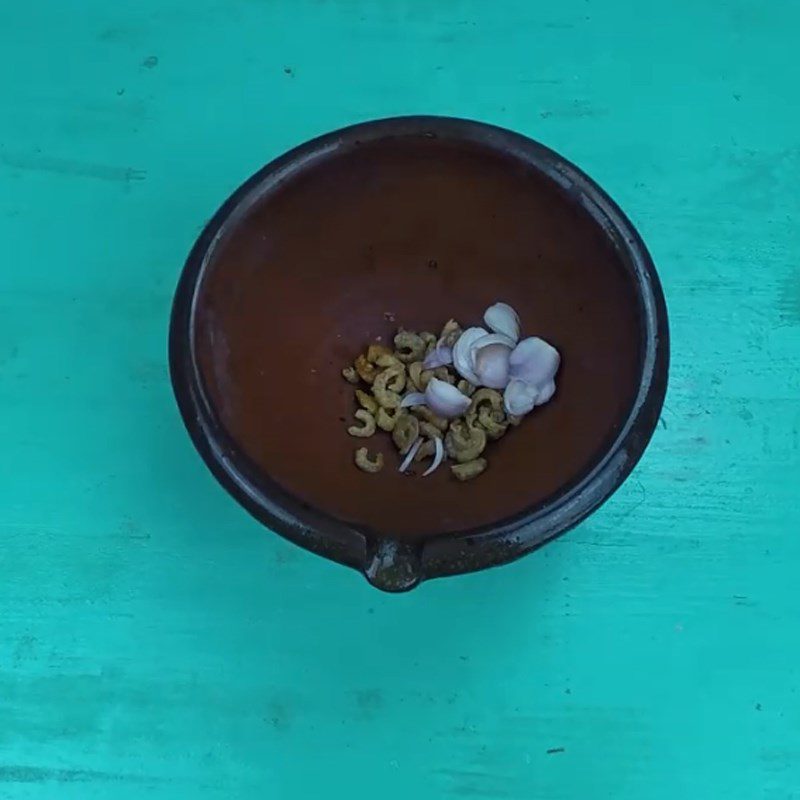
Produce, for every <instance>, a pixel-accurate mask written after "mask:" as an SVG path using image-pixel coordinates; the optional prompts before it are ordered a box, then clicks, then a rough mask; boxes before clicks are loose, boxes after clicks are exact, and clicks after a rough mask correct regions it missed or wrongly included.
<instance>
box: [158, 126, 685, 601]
mask: <svg viewBox="0 0 800 800" xmlns="http://www.w3.org/2000/svg"><path fill="white" fill-rule="evenodd" d="M407 136H425V137H428V138H437V137H447V138H448V139H460V140H462V141H467V142H474V143H478V144H482V145H484V146H489V147H492V148H494V149H497V150H500V151H502V152H504V153H506V154H509V155H512V156H513V157H515V158H518V159H520V160H521V161H522V162H524V163H525V164H526V165H529V166H532V167H534V168H535V169H537V170H538V171H539V172H541V173H543V174H544V175H546V176H547V177H548V178H549V179H550V180H552V181H554V182H555V183H557V184H558V185H559V186H560V187H561V189H562V191H564V192H566V193H567V194H568V195H570V196H571V197H572V198H573V199H574V200H575V201H576V202H578V203H579V204H580V205H581V206H582V207H583V208H584V209H585V210H586V211H587V212H588V213H589V214H590V215H591V216H592V217H593V218H594V219H595V220H596V222H597V223H598V224H599V225H600V226H601V227H602V229H603V230H604V232H605V233H606V235H607V236H608V238H609V239H610V240H611V241H612V243H613V244H614V246H615V247H616V249H617V251H618V252H619V254H620V256H621V258H622V260H623V262H624V263H625V265H626V267H627V268H628V270H629V273H630V275H631V278H632V279H633V281H634V283H635V287H636V292H637V299H638V301H639V305H640V320H641V329H642V354H643V355H642V368H641V381H640V386H639V391H638V393H637V395H636V398H635V400H634V402H633V404H632V406H631V409H630V413H629V415H628V417H627V419H626V421H625V423H624V424H623V425H622V426H621V429H620V432H619V434H618V435H617V437H616V439H615V440H614V441H613V443H612V444H611V445H610V446H609V447H608V448H607V450H606V451H605V453H604V454H603V455H602V456H601V457H600V459H599V460H598V461H597V462H596V463H595V464H594V465H593V466H592V467H591V468H589V469H588V470H587V472H586V473H585V474H584V475H581V476H579V477H578V478H577V479H576V481H575V482H574V483H573V484H571V485H570V486H568V487H565V488H564V489H563V490H562V491H561V492H560V493H559V494H558V495H557V496H556V497H554V498H552V499H551V500H549V501H547V502H546V503H544V504H543V505H540V506H539V507H537V508H535V509H531V510H529V511H527V512H523V513H521V514H518V515H516V516H515V517H513V518H509V519H506V520H504V521H502V522H500V523H498V524H493V525H489V526H484V527H482V528H476V529H473V530H470V531H465V532H460V533H454V534H444V535H442V536H439V537H436V538H433V539H429V540H426V541H423V542H420V543H414V544H409V543H404V542H400V541H397V540H394V539H392V538H390V537H387V536H385V535H379V534H376V533H373V532H370V531H365V530H357V529H355V528H354V527H353V526H350V525H348V524H347V523H344V522H342V521H340V520H337V519H334V518H333V517H331V516H328V515H327V514H326V513H324V512H322V511H319V510H317V509H315V508H312V507H310V506H309V505H307V504H305V503H303V502H302V501H301V500H299V499H298V498H296V497H294V496H293V495H291V494H289V493H288V492H286V491H285V490H284V489H282V488H281V487H280V486H278V485H277V484H276V483H274V482H273V481H272V480H271V479H270V478H269V477H268V476H265V475H264V474H263V472H261V471H260V470H258V469H257V468H256V467H255V465H253V464H251V463H249V462H248V460H247V459H246V458H245V457H244V456H243V455H242V454H241V453H240V452H239V451H238V449H237V447H236V445H235V443H234V442H233V441H232V440H231V439H230V437H229V436H228V434H227V432H226V431H225V430H224V428H223V427H222V425H221V424H220V423H219V421H218V419H217V417H216V413H215V411H214V409H213V408H212V406H211V404H210V402H209V400H208V398H207V396H206V395H205V392H204V389H203V386H202V381H201V378H200V374H199V370H198V368H197V364H196V360H195V357H194V352H193V337H192V317H193V308H194V301H195V297H196V294H197V289H198V287H199V286H200V283H201V278H202V273H203V270H204V268H205V265H206V264H207V263H208V261H209V259H210V255H211V253H212V251H213V249H214V247H215V245H216V243H217V242H218V241H219V240H220V239H221V238H222V237H223V236H224V235H225V234H226V233H227V232H228V231H229V230H230V229H231V228H233V227H235V225H236V224H237V222H238V220H239V219H241V217H242V216H243V215H244V214H245V213H246V212H247V211H248V210H249V209H250V208H251V207H252V206H253V204H254V203H256V202H257V201H258V200H259V198H260V197H262V196H263V194H264V193H265V192H266V191H267V190H269V189H270V188H273V187H274V186H275V185H276V183H278V182H283V181H286V180H288V179H290V178H291V177H292V175H293V174H295V173H296V172H297V171H298V170H300V169H303V168H306V167H308V166H309V165H310V164H312V163H313V162H314V161H316V160H317V159H321V158H325V157H327V156H328V155H330V153H331V152H334V151H336V150H338V149H340V148H350V147H354V146H358V145H359V144H361V143H364V142H368V141H372V140H376V139H381V138H386V137H407ZM169 367H170V377H171V380H172V386H173V390H174V393H175V397H176V400H177V403H178V407H179V409H180V412H181V415H182V417H183V421H184V424H185V425H186V428H187V430H188V432H189V435H190V437H191V439H192V441H193V442H194V445H195V447H196V448H197V450H198V452H199V453H200V455H201V456H202V458H203V460H204V461H205V463H206V465H207V466H208V468H209V469H210V470H211V472H212V473H213V474H214V476H215V477H216V478H217V480H218V481H219V482H220V483H221V484H222V486H223V487H224V488H225V489H226V490H227V491H228V492H229V493H230V494H231V495H232V496H233V497H234V498H235V499H236V500H237V501H238V502H239V503H240V504H241V505H242V506H244V508H246V509H247V510H248V511H249V512H250V513H251V514H252V515H253V516H254V517H255V518H256V519H258V520H259V521H260V522H262V523H263V524H264V525H266V526H267V527H269V528H270V529H272V530H274V531H276V532H277V533H280V534H281V535H283V536H284V537H286V538H287V539H289V540H291V541H293V542H294V543H295V544H298V545H300V546H301V547H304V548H306V549H308V550H310V551H312V552H315V553H318V554H319V555H322V556H325V557H327V558H330V559H332V560H334V561H338V562H340V563H342V564H345V565H347V566H350V567H353V568H355V569H357V570H359V571H360V572H362V573H363V574H364V575H366V577H367V578H368V579H369V581H370V582H371V583H372V584H373V585H375V586H376V587H378V588H379V589H383V590H386V591H404V590H407V589H411V588H413V587H414V586H416V585H417V584H418V583H420V582H421V581H422V580H425V579H430V578H434V577H442V576H446V575H455V574H458V573H464V572H472V571H474V570H480V569H485V568H487V567H491V566H495V565H498V564H503V563H506V562H509V561H513V560H515V559H517V558H519V557H521V556H523V555H525V554H527V553H529V552H531V551H532V550H534V549H536V548H538V547H540V546H541V545H543V544H544V543H546V542H548V541H550V540H552V539H553V538H555V537H556V536H559V535H560V534H563V533H564V532H566V531H567V530H569V529H570V528H572V527H574V526H575V525H577V524H578V523H579V522H580V521H581V520H583V519H584V518H585V517H587V516H588V515H589V514H590V513H592V512H593V511H594V510H595V509H596V508H598V507H599V506H600V505H601V504H602V503H603V502H605V500H607V499H608V498H609V497H610V496H611V495H612V494H613V493H614V491H616V489H617V488H618V487H619V486H620V485H621V484H622V482H623V481H624V480H625V478H626V477H627V476H628V474H629V473H630V472H631V470H632V469H633V468H634V466H635V465H636V463H637V462H638V461H639V459H640V457H641V456H642V453H643V452H644V450H645V448H646V446H647V444H648V442H649V441H650V438H651V436H652V434H653V431H654V430H655V427H656V425H657V423H658V419H659V415H660V413H661V408H662V405H663V402H664V395H665V393H666V387H667V375H668V367H669V326H668V322H667V310H666V304H665V301H664V295H663V292H662V289H661V284H660V281H659V279H658V275H657V273H656V269H655V266H654V264H653V261H652V259H651V258H650V255H649V253H648V252H647V248H646V247H645V245H644V242H643V241H642V239H641V237H640V236H639V234H638V232H637V231H636V229H635V228H634V226H633V225H632V223H631V222H630V220H628V218H627V217H626V216H625V214H623V212H622V211H621V210H620V208H619V207H618V206H617V205H616V203H614V201H613V200H612V199H611V198H610V197H609V196H608V195H607V194H606V193H605V192H604V191H603V190H602V189H601V188H600V187H599V186H598V185H597V184H596V183H595V182H594V181H593V180H592V179H591V178H589V177H588V176H587V175H586V174H584V173H583V172H582V171H581V170H580V169H578V168H577V167H576V166H575V165H574V164H572V163H570V162H569V161H567V160H566V159H565V158H563V157H562V156H560V155H558V154H557V153H555V152H554V151H553V150H550V149H549V148H547V147H545V146H544V145H542V144H539V143H538V142H536V141H534V140H532V139H529V138H527V137H525V136H522V135H521V134H518V133H514V132H512V131H509V130H506V129H503V128H499V127H496V126H494V125H489V124H486V123H483V122H477V121H473V120H465V119H458V118H453V117H437V116H408V117H394V118H389V119H380V120H374V121H369V122H363V123H359V124H356V125H352V126H350V127H347V128H343V129H341V130H337V131H333V132H331V133H328V134H325V135H323V136H320V137H318V138H315V139H313V140H311V141H309V142H306V143H305V144H302V145H300V146H299V147H296V148H294V149H293V150H290V151H289V152H287V153H285V154H284V155H282V156H280V157H279V158H277V159H275V160H274V161H272V162H270V163H269V164H267V165H266V166H265V167H263V168H262V169H260V170H259V171H258V172H256V173H255V174H254V175H253V176H252V177H251V178H249V179H248V180H247V181H245V182H244V183H243V184H242V185H241V186H240V187H239V188H238V189H236V191H234V192H233V194H232V195H231V196H230V197H229V198H228V199H227V200H226V201H225V202H224V203H223V205H222V206H221V207H220V209H219V210H218V211H217V212H216V214H215V215H214V216H213V217H212V218H211V220H210V221H209V222H208V224H207V225H206V226H205V228H204V229H203V231H202V233H201V234H200V236H199V237H198V239H197V241H196V243H195V245H194V247H193V248H192V250H191V252H190V254H189V257H188V259H187V261H186V264H185V266H184V268H183V272H182V273H181V276H180V279H179V281H178V286H177V289H176V292H175V298H174V302H173V307H172V315H171V319H170V330H169Z"/></svg>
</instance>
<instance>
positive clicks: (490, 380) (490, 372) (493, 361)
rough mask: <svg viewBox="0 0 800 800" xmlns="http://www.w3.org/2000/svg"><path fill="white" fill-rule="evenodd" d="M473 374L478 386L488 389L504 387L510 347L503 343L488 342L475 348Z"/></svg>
mask: <svg viewBox="0 0 800 800" xmlns="http://www.w3.org/2000/svg"><path fill="white" fill-rule="evenodd" d="M476 351H477V352H476V354H475V374H476V375H477V376H478V384H479V385H480V386H488V387H489V388H490V389H505V388H506V386H507V385H508V358H509V356H510V355H511V348H509V347H507V346H506V345H504V344H497V343H496V344H490V345H487V346H486V347H482V348H480V349H479V350H478V349H477V348H476Z"/></svg>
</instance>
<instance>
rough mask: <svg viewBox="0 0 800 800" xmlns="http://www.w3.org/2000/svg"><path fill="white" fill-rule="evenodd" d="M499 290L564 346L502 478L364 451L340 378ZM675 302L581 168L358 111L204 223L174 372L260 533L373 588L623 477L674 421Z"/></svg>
mask: <svg viewBox="0 0 800 800" xmlns="http://www.w3.org/2000/svg"><path fill="white" fill-rule="evenodd" d="M497 300H503V301H506V302H508V303H511V304H512V305H513V306H514V307H515V308H516V309H517V311H518V312H519V315H520V317H521V320H522V326H523V331H524V333H525V334H526V335H538V336H541V337H543V338H545V339H547V340H548V341H550V342H552V343H553V344H554V345H555V346H556V347H557V348H558V349H559V351H560V352H561V355H562V366H561V370H560V372H559V374H558V380H557V386H558V389H557V392H556V395H555V397H554V398H553V400H552V401H551V402H550V403H549V404H547V405H545V406H542V407H541V408H538V409H536V410H535V411H534V412H533V413H532V414H531V415H529V416H528V417H527V418H526V419H525V421H524V422H523V424H522V425H520V426H519V428H516V429H514V430H512V431H511V432H510V433H509V434H507V435H506V436H505V437H504V438H503V439H502V440H500V441H499V442H497V443H493V444H492V445H491V447H490V448H489V450H488V451H487V455H488V458H489V463H490V466H489V469H488V470H487V472H486V473H484V474H483V475H482V476H480V478H478V479H476V480H475V481H473V482H470V483H467V484H462V483H459V482H457V481H455V480H454V479H453V477H452V476H451V475H450V472H449V469H447V468H446V467H444V468H440V469H439V470H438V471H437V472H436V473H435V474H434V475H432V476H430V477H428V478H424V479H423V478H421V477H409V476H404V475H401V474H399V473H398V472H397V469H396V466H397V463H398V457H397V454H396V452H395V451H394V449H393V447H392V445H391V443H390V440H389V437H388V436H386V437H375V438H374V439H373V440H370V445H371V446H373V447H374V446H377V447H378V448H379V449H382V450H383V451H384V452H385V458H386V466H385V467H384V469H383V471H381V472H380V473H378V474H376V475H367V474H365V473H363V472H361V471H359V470H358V469H357V468H356V467H355V466H354V465H353V452H354V450H355V449H356V448H357V447H359V446H361V445H362V444H364V442H363V441H362V440H354V439H353V438H351V437H350V436H348V434H347V432H346V428H347V424H348V423H349V421H350V420H351V418H352V413H353V410H354V404H353V392H352V387H351V386H349V385H348V384H347V383H345V382H344V381H343V380H342V378H341V375H340V371H341V369H342V367H343V366H346V365H347V364H349V363H351V362H352V360H353V358H354V357H355V356H356V355H357V354H358V353H360V352H362V351H363V350H364V349H365V347H366V345H367V344H369V343H370V342H372V341H373V340H375V339H376V338H378V337H381V338H382V340H383V341H389V340H390V339H391V336H392V335H393V333H394V331H395V330H396V329H397V326H398V325H403V326H405V327H406V328H409V329H412V330H413V329H416V330H434V331H435V330H438V329H440V328H441V326H442V324H443V323H444V322H445V321H446V320H447V319H448V318H449V317H451V316H452V317H455V318H456V319H458V320H459V321H460V322H461V323H462V324H463V325H464V326H467V325H474V324H481V317H482V313H483V310H484V309H485V308H486V306H488V305H489V304H491V303H493V302H495V301H497ZM667 366H668V327H667V316H666V308H665V304H664V298H663V295H662V292H661V287H660V284H659V281H658V277H657V275H656V272H655V269H654V266H653V263H652V261H651V259H650V256H649V255H648V253H647V250H646V249H645V246H644V244H643V243H642V241H641V239H640V238H639V236H638V234H637V233H636V231H635V230H634V228H633V226H632V225H631V223H630V222H629V221H628V219H627V218H626V217H625V216H624V215H623V214H622V212H621V211H620V210H619V208H617V206H616V205H615V204H614V203H613V201H612V200H611V199H610V198H609V197H608V196H607V195H606V194H605V193H604V192H603V191H602V190H601V189H600V188H599V187H598V186H597V185H596V184H595V183H593V182H592V181H591V180H590V179H589V178H588V177H587V176H586V175H584V174H583V173H582V172H580V171H579V170H578V169H577V168H576V167H574V166H573V165H572V164H570V163H569V162H567V161H565V160H564V159H563V158H562V157H561V156H559V155H557V154H556V153H554V152H552V151H551V150H549V149H547V148H545V147H543V146H542V145H540V144H538V143H536V142H534V141H531V140H530V139H527V138H525V137H523V136H520V135H518V134H515V133H512V132H510V131H507V130H502V129H499V128H496V127H493V126H490V125H485V124H481V123H477V122H470V121H465V120H459V119H450V118H439V117H406V118H399V119H387V120H379V121H375V122H368V123H364V124H361V125H356V126H353V127H351V128H347V129H345V130H341V131H336V132H334V133H330V134H327V135H325V136H322V137H320V138H318V139H315V140H314V141H311V142H308V143H307V144H304V145H301V146H300V147H298V148H297V149H295V150H292V151H291V152H289V153H287V154H286V155H284V156H282V157H281V158H279V159H277V160H276V161H273V162H272V163H271V164H269V165H267V166H266V167H264V168H263V169H262V170H260V171H259V172H258V173H257V174H255V175H254V176H253V177H252V178H250V179H249V180H248V181H247V182H246V183H244V184H243V185H242V186H241V187H240V188H239V189H237V190H236V191H235V192H234V193H233V195H232V196H231V197H230V198H229V199H228V200H227V201H226V202H225V203H224V205H223V206H222V208H220V210H219V211H218V212H217V213H216V214H215V215H214V217H213V219H212V220H211V221H210V222H209V224H208V225H207V226H206V228H205V230H204V231H203V233H202V234H201V235H200V238H199V239H198V241H197V243H196V244H195V246H194V248H193V249H192V252H191V254H190V255H189V258H188V260H187V262H186V266H185V268H184V270H183V274H182V276H181V278H180V282H179V284H178V288H177V292H176V295H175V303H174V307H173V314H172V321H171V328H170V369H171V375H172V382H173V386H174V390H175V394H176V397H177V400H178V404H179V406H180V409H181V412H182V414H183V418H184V421H185V423H186V426H187V428H188V430H189V433H190V435H191V437H192V440H193V441H194V443H195V446H196V447H197V449H198V450H199V452H200V454H201V455H202V457H203V458H204V459H205V461H206V463H207V464H208V466H209V468H210V469H211V471H212V472H213V473H214V475H215V476H216V477H217V478H218V480H219V481H220V482H221V483H222V485H223V486H224V487H225V488H226V489H227V490H228V491H229V492H230V494H231V495H233V497H235V498H236V499H237V500H238V501H239V502H240V503H241V504H242V505H243V506H244V507H245V508H247V509H248V510H249V511H250V512H251V513H252V514H253V515H254V516H255V517H256V518H257V519H259V520H260V521H261V522H263V523H264V524H265V525H266V526H268V527H269V528H271V529H272V530H274V531H277V532H278V533H281V534H282V535H284V536H286V537H287V538H289V539H291V540H292V541H294V542H296V543H297V544H299V545H301V546H303V547H306V548H308V549H309V550H312V551H314V552H316V553H319V554H321V555H324V556H326V557H328V558H331V559H334V560H336V561H339V562H341V563H343V564H347V565H349V566H352V567H355V568H356V569H358V570H360V571H362V572H363V573H365V574H366V576H367V577H368V578H369V580H370V581H371V582H372V583H373V584H375V585H376V586H378V587H379V588H381V589H386V590H390V591H399V590H404V589H408V588H411V587H412V586H414V585H416V584H417V583H419V582H420V581H421V580H423V579H427V578H432V577H438V576H442V575H452V574H454V573H459V572H466V571H470V570H476V569H483V568H485V567H489V566H493V565H495V564H500V563H503V562H507V561H510V560H512V559H515V558H518V557H519V556H521V555H524V554H525V553H528V552H530V551H531V550H533V549H535V548H536V547H538V546H540V545H542V544H543V543H545V542H547V541H548V540H550V539H552V538H553V537H554V536H557V535H558V534H560V533H563V532H564V531H566V530H567V529H569V528H570V527H572V526H573V525H575V524H577V523H578V522H580V521H581V520H582V519H584V518H585V517H586V516H587V515H588V514H589V513H591V512H592V511H593V510H594V509H596V508H597V507H598V506H599V505H600V504H601V503H602V502H603V501H604V500H606V499H607V498H608V497H609V496H610V495H611V494H612V492H613V491H614V490H615V489H616V488H617V487H618V486H619V485H620V484H621V483H622V481H623V480H624V479H625V477H626V476H627V475H628V473H629V472H630V471H631V469H632V468H633V466H634V465H635V464H636V462H637V461H638V459H639V458H640V456H641V455H642V452H643V451H644V448H645V446H646V445H647V443H648V441H649V439H650V436H651V434H652V432H653V429H654V427H655V425H656V423H657V421H658V417H659V413H660V410H661V406H662V402H663V398H664V392H665V389H666V382H667Z"/></svg>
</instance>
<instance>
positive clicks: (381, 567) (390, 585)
mask: <svg viewBox="0 0 800 800" xmlns="http://www.w3.org/2000/svg"><path fill="white" fill-rule="evenodd" d="M364 574H365V575H366V576H367V580H368V581H369V582H370V583H371V584H372V585H373V586H374V587H375V588H377V589H381V590H382V591H384V592H405V591H408V590H409V589H413V588H414V587H415V586H416V585H417V584H418V583H420V581H421V580H422V564H421V562H420V549H419V547H418V546H417V545H414V544H408V543H406V542H399V541H397V540H396V539H378V540H377V541H375V542H373V543H372V545H371V547H370V548H369V549H368V552H367V565H366V568H365V569H364Z"/></svg>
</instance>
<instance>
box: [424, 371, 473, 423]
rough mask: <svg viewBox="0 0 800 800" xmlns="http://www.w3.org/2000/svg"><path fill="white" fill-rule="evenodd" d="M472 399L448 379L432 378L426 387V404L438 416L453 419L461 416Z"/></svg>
mask: <svg viewBox="0 0 800 800" xmlns="http://www.w3.org/2000/svg"><path fill="white" fill-rule="evenodd" d="M471 403H472V401H471V400H470V399H469V397H467V396H466V395H465V394H462V393H461V392H459V391H458V389H456V387H455V386H453V385H452V384H450V383H447V381H442V380H439V378H431V380H430V383H429V384H428V387H427V388H426V389H425V405H426V406H427V407H428V408H429V409H430V410H431V411H433V413H434V414H436V415H437V416H438V417H444V418H445V419H453V417H459V416H461V415H462V414H463V413H464V412H465V411H466V410H467V409H468V408H469V407H470V405H471Z"/></svg>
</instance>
